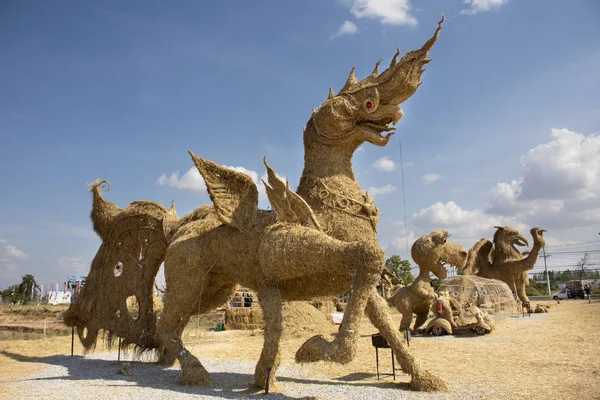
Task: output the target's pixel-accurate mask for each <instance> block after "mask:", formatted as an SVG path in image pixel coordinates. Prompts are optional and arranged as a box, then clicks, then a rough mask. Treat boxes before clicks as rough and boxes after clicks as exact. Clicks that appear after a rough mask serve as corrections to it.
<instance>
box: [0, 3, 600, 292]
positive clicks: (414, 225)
mask: <svg viewBox="0 0 600 400" xmlns="http://www.w3.org/2000/svg"><path fill="white" fill-rule="evenodd" d="M442 12H445V13H446V16H447V20H446V22H445V24H444V28H443V30H442V33H441V36H440V39H439V41H438V43H437V44H436V45H435V47H434V48H433V50H432V52H431V57H432V58H433V62H431V63H430V64H429V65H428V68H427V72H426V73H425V74H424V75H423V79H422V80H423V82H424V83H423V85H422V86H421V87H420V89H419V90H418V92H417V93H416V94H415V95H414V96H413V97H412V98H411V99H409V100H408V101H407V102H406V103H404V104H403V106H402V108H403V110H404V118H403V119H402V120H401V121H400V123H399V124H398V133H397V134H396V135H395V136H394V137H393V138H392V140H391V141H390V143H389V144H388V145H387V147H385V148H379V147H374V146H371V145H369V144H365V145H363V147H362V148H361V150H360V151H359V152H358V153H356V154H355V157H354V169H355V172H356V175H357V178H358V180H359V181H360V183H361V185H362V186H363V188H365V189H369V192H370V193H374V194H375V200H376V203H377V205H378V207H379V209H380V212H381V214H380V228H379V232H380V233H379V239H380V242H381V244H382V246H384V248H385V249H386V252H387V253H388V255H391V254H400V255H401V256H403V257H406V245H405V243H406V238H405V227H404V216H403V215H404V214H403V209H402V191H401V183H402V181H401V175H400V165H399V164H400V152H399V147H400V146H399V143H400V141H401V142H402V149H403V160H404V178H405V193H406V215H407V226H406V232H407V233H408V239H409V245H410V244H411V243H412V241H413V240H414V239H415V238H416V237H418V236H420V235H422V234H424V233H428V232H430V231H431V230H433V229H447V230H449V231H450V232H451V233H452V234H453V238H454V240H455V241H457V242H459V243H461V244H463V245H464V246H465V247H470V246H472V244H474V243H475V241H477V240H478V239H479V238H481V237H487V238H491V236H492V235H493V232H494V229H493V226H494V225H498V224H507V225H512V226H515V227H517V228H518V229H520V230H522V232H523V233H524V234H525V235H526V236H529V234H528V230H529V228H530V227H531V226H534V225H539V226H542V227H545V228H547V229H548V231H549V232H548V234H547V236H548V250H552V246H557V245H560V246H563V245H565V244H566V245H570V244H572V243H577V242H588V241H589V242H593V241H598V240H600V236H598V232H600V161H598V160H600V157H599V156H600V137H599V136H598V133H599V132H600V77H599V74H598V73H597V70H598V65H600V48H599V47H598V42H599V41H600V26H599V25H598V24H597V21H598V20H599V18H600V3H598V2H596V1H594V0H589V1H577V0H572V1H570V2H564V1H554V0H528V1H525V0H510V1H506V0H468V1H466V2H465V1H463V0H440V1H435V2H430V1H418V0H413V1H408V0H318V1H317V0H305V1H297V2H292V1H274V0H273V1H266V0H265V1H254V2H244V1H220V2H198V1H177V2H171V3H169V4H167V3H164V2H158V1H148V2H144V3H143V5H142V3H140V2H133V1H100V2H79V1H61V2H44V1H32V2H18V1H4V2H2V4H1V5H0V37H1V38H2V39H0V88H1V90H2V96H0V159H1V160H2V164H1V166H2V168H0V182H1V184H2V186H1V187H2V189H1V191H2V194H1V195H0V210H2V211H0V287H2V286H6V285H8V284H12V283H15V282H18V281H19V280H20V276H22V275H23V274H25V273H33V274H34V275H35V276H36V277H37V278H38V281H40V283H51V282H62V281H64V280H65V278H66V276H67V275H76V274H85V273H86V271H87V264H88V263H89V262H90V261H91V259H92V258H93V256H94V254H95V252H96V250H97V247H98V245H99V244H100V240H99V239H98V238H97V237H96V235H95V234H94V232H93V231H92V229H91V223H90V221H89V210H90V207H91V196H90V193H89V191H88V190H87V183H88V182H90V181H93V180H95V179H97V178H101V179H107V180H109V181H110V182H111V185H112V190H111V191H110V192H109V193H107V194H106V198H107V199H109V200H111V201H113V202H115V203H116V204H117V205H119V206H121V207H124V206H126V205H127V204H128V203H129V202H131V201H133V200H140V199H145V200H154V201H158V202H160V203H162V204H164V205H169V204H170V202H171V200H175V203H176V206H177V210H178V212H179V215H180V216H183V215H184V214H186V213H187V212H189V211H191V210H193V209H194V208H196V207H198V206H200V205H201V204H207V203H208V202H209V201H210V200H209V199H208V196H207V194H206V192H205V190H203V189H202V185H201V181H199V180H198V179H197V177H194V176H193V173H192V172H194V171H193V170H192V172H189V170H190V168H191V167H193V164H192V162H191V160H190V158H189V156H188V154H187V150H188V149H190V150H192V151H194V152H195V153H196V154H198V155H199V156H202V157H205V158H209V159H212V160H214V161H216V162H218V163H220V164H223V165H227V166H232V167H243V168H244V169H245V170H246V171H252V172H250V173H251V174H254V176H255V178H256V177H257V178H258V179H259V180H260V177H261V176H262V175H263V174H264V172H265V171H264V167H263V165H262V157H263V156H264V155H266V156H267V158H268V160H269V163H270V164H271V165H272V166H273V167H274V168H275V169H276V171H277V172H278V173H279V174H280V175H282V176H285V177H287V178H288V179H289V180H290V184H291V185H292V186H294V187H295V186H296V185H297V183H298V180H299V178H300V174H301V172H302V171H301V169H302V162H303V158H302V155H303V148H302V127H303V126H304V124H305V123H306V121H307V120H308V118H309V116H310V113H311V107H317V106H319V104H321V103H322V102H323V101H324V100H325V99H326V97H327V93H328V88H329V86H332V87H333V88H334V89H335V90H339V89H340V88H341V87H342V86H343V84H344V82H345V79H346V77H347V75H348V72H349V71H350V69H351V68H352V66H356V67H357V75H358V76H359V78H361V77H364V76H366V75H368V74H369V73H370V72H371V70H372V68H373V65H374V63H375V62H376V61H377V60H378V59H380V58H383V63H384V64H385V63H389V60H390V59H391V57H392V55H393V54H394V52H395V50H396V47H397V46H400V47H401V49H402V51H403V52H405V51H408V50H411V49H414V48H417V47H420V46H421V45H422V44H423V43H424V42H425V41H426V40H427V39H428V38H429V37H430V36H431V34H432V33H433V31H434V29H435V27H436V23H437V21H438V20H439V18H440V14H441V13H442ZM176 172H179V174H176V175H173V174H174V173H176ZM186 174H188V175H186ZM261 205H262V206H263V207H267V206H268V203H267V202H265V201H264V199H263V200H262V201H261ZM555 249H556V250H558V249H574V250H575V249H577V250H583V249H588V250H600V243H590V244H589V245H587V247H586V246H583V247H581V246H579V247H578V246H574V247H568V246H567V247H560V248H555ZM581 255H582V253H581V252H579V253H577V252H576V251H573V254H569V255H568V257H567V255H563V256H560V255H559V254H558V253H556V257H554V258H553V259H550V260H549V261H550V262H551V266H552V267H556V268H560V267H563V266H565V265H571V264H573V263H575V262H576V260H577V259H578V258H579V257H581ZM591 255H592V259H595V260H597V262H598V264H599V265H600V251H599V252H598V253H592V254H591ZM599 267H600V266H599Z"/></svg>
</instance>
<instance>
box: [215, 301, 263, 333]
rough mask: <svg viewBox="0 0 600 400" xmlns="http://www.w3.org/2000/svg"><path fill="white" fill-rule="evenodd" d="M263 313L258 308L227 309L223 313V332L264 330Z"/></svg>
mask: <svg viewBox="0 0 600 400" xmlns="http://www.w3.org/2000/svg"><path fill="white" fill-rule="evenodd" d="M264 324H265V322H264V320H263V313H262V310H261V309H260V308H246V307H239V308H228V309H227V310H226V311H225V328H224V329H225V330H226V331H233V330H247V331H251V330H254V329H262V328H264Z"/></svg>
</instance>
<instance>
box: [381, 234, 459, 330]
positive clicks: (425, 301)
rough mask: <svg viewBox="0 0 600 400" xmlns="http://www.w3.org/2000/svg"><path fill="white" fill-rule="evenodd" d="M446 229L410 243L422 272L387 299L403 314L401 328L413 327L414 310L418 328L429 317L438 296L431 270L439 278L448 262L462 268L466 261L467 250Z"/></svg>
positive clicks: (444, 273) (415, 327)
mask: <svg viewBox="0 0 600 400" xmlns="http://www.w3.org/2000/svg"><path fill="white" fill-rule="evenodd" d="M449 236H450V234H449V233H448V232H446V231H433V232H431V233H430V234H428V235H423V236H421V237H420V238H418V239H417V240H416V241H415V243H414V244H413V245H412V247H411V256H412V258H413V260H414V261H415V262H416V263H417V265H418V266H419V275H418V276H417V278H416V279H415V281H414V282H413V283H411V284H410V285H408V286H404V287H402V288H400V289H399V290H397V291H396V292H395V293H394V294H393V295H392V296H391V297H388V298H387V299H386V300H387V302H388V304H389V305H392V306H394V307H396V309H397V310H398V311H399V312H400V314H402V320H401V321H400V330H401V331H405V330H407V329H409V328H410V324H411V322H412V318H413V314H416V315H417V319H416V320H415V325H414V328H413V330H415V331H416V330H417V329H419V328H420V327H421V326H422V325H423V324H424V323H425V322H426V321H427V316H428V315H429V310H430V309H431V306H432V305H433V303H434V302H435V301H436V299H437V298H438V295H437V294H436V293H435V290H434V289H433V286H431V279H430V278H429V273H430V272H431V273H433V274H434V275H435V276H437V277H438V278H439V279H446V276H447V274H448V272H447V270H446V268H445V267H444V265H445V264H449V265H453V266H455V267H459V268H463V267H464V265H465V263H466V261H467V251H466V250H465V248H464V247H463V246H461V245H459V244H456V243H452V242H450V241H448V237H449Z"/></svg>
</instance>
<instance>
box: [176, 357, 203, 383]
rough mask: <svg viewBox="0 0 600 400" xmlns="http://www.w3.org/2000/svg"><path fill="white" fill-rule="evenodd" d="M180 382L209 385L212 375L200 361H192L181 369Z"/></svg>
mask: <svg viewBox="0 0 600 400" xmlns="http://www.w3.org/2000/svg"><path fill="white" fill-rule="evenodd" d="M179 384H180V385H184V386H208V385H210V375H209V374H208V371H207V370H206V369H204V367H203V366H202V365H201V364H200V363H193V364H192V363H190V364H188V365H186V366H185V368H182V369H181V378H180V379H179Z"/></svg>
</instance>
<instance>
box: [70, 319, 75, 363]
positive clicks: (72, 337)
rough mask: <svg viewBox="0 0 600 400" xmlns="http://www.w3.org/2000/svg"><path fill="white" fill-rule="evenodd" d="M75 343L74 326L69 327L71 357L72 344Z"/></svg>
mask: <svg viewBox="0 0 600 400" xmlns="http://www.w3.org/2000/svg"><path fill="white" fill-rule="evenodd" d="M74 344H75V327H74V326H73V327H71V357H73V345H74Z"/></svg>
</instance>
